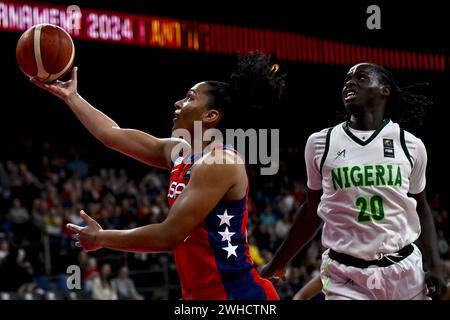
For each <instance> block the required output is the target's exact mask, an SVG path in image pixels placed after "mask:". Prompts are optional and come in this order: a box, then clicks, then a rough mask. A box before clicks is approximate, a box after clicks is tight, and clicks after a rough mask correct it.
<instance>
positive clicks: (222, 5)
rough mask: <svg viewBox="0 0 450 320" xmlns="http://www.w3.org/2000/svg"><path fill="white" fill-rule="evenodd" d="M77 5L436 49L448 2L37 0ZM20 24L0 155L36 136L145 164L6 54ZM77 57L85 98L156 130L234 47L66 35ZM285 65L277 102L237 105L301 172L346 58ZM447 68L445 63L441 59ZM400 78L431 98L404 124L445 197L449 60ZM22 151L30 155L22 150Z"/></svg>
mask: <svg viewBox="0 0 450 320" xmlns="http://www.w3.org/2000/svg"><path fill="white" fill-rule="evenodd" d="M45 2H47V3H57V4H60V5H64V4H67V5H70V4H77V5H79V6H80V7H81V8H83V7H89V8H103V9H109V10H113V11H123V12H132V13H139V14H148V15H154V16H167V17H176V18H184V19H196V20H200V21H208V22H221V23H227V24H237V25H242V26H254V27H262V28H270V29H276V30H287V31H295V32H300V33H303V34H306V35H310V36H317V37H322V38H327V39H330V40H339V41H345V42H349V43H357V44H364V45H370V46H378V47H383V48H396V49H408V50H417V51H422V52H430V53H441V54H445V55H446V56H447V63H448V62H449V60H448V57H449V56H450V46H449V42H450V39H449V38H448V31H447V30H448V29H449V26H450V23H449V22H448V21H449V19H448V15H449V14H448V11H447V10H445V9H444V4H443V3H433V2H430V1H426V2H421V3H411V2H406V1H395V6H394V5H393V4H392V3H389V4H388V3H384V2H379V1H371V2H367V1H359V2H356V1H345V2H344V1H339V3H338V2H337V1H336V3H326V2H318V1H312V2H305V1H296V0H292V1H291V2H287V1H274V2H267V3H263V2H256V1H251V2H248V1H240V2H238V1H209V2H206V1H184V2H182V3H175V2H171V1H159V0H158V1H152V2H151V3H149V2H148V1H147V2H144V1H124V0H106V1H65V0H63V1H51V0H48V1H45ZM370 4H377V5H379V6H380V8H381V27H382V29H381V30H368V29H367V28H366V19H367V17H368V14H366V8H367V6H368V5H370ZM19 37H20V34H18V33H0V40H1V41H0V43H1V45H0V71H1V75H2V77H1V78H0V92H1V99H0V112H1V116H0V146H1V149H0V150H1V151H0V159H1V160H6V159H14V160H20V158H21V157H23V156H24V155H23V154H21V151H20V150H21V148H20V146H21V145H23V144H25V143H27V144H32V148H34V150H35V155H36V157H39V156H40V153H39V152H40V150H41V149H42V142H43V141H44V140H48V141H51V142H52V143H54V144H57V145H60V146H63V147H64V146H69V145H75V146H78V147H81V148H82V149H84V150H85V153H84V154H83V156H85V157H86V158H89V159H93V161H99V162H102V163H105V162H106V163H108V162H109V163H111V165H114V164H119V165H122V166H124V167H125V168H127V169H128V168H129V169H130V171H133V170H134V171H136V172H138V173H139V172H140V170H141V171H144V170H146V167H145V166H144V165H140V164H137V163H136V162H135V161H134V160H129V159H127V158H125V157H124V156H122V155H120V154H117V153H115V152H113V151H110V150H108V149H106V148H105V147H103V146H102V145H101V144H100V143H98V142H97V141H96V140H95V139H94V138H93V137H92V136H90V134H89V133H88V132H87V131H86V130H85V129H84V128H83V127H82V125H81V124H80V123H79V122H78V120H77V119H76V118H75V116H74V115H72V114H71V112H70V111H69V110H68V109H67V108H66V107H65V105H64V104H63V102H61V101H59V100H58V99H57V98H55V97H53V96H51V95H49V94H47V93H45V92H43V91H42V90H41V89H40V88H37V87H35V86H34V85H33V84H31V83H30V82H29V81H28V79H27V77H25V76H24V75H23V74H22V73H21V71H20V70H19V68H18V67H17V64H16V61H15V46H16V43H17V40H18V38H19ZM75 46H76V62H75V63H76V65H77V66H78V67H79V72H78V75H79V86H78V90H79V92H80V93H81V95H82V96H83V97H85V98H86V99H87V100H88V101H90V102H91V103H92V104H93V105H94V106H96V107H97V108H99V109H100V110H102V111H104V112H105V113H106V114H108V115H109V116H111V117H112V118H113V119H114V120H116V122H118V124H119V125H120V126H122V127H132V128H136V129H141V130H144V131H146V132H149V133H151V134H154V135H156V136H168V135H169V134H170V128H171V125H172V117H173V116H172V115H173V104H174V102H175V101H176V100H178V99H180V98H182V97H183V96H184V94H185V92H186V91H187V89H189V88H190V87H191V86H192V85H194V84H195V83H197V82H199V81H202V80H206V79H217V80H226V78H227V76H228V74H229V73H230V72H231V71H232V70H233V68H234V65H235V62H236V57H234V56H224V55H213V54H211V55H207V54H204V53H186V52H182V51H173V50H162V49H155V48H149V47H148V48H143V47H137V46H128V45H117V44H106V43H94V42H87V41H75ZM280 65H281V70H282V71H283V72H286V73H287V80H288V94H287V98H286V101H285V103H284V104H283V106H282V107H279V108H277V109H274V110H271V114H270V117H267V115H266V116H265V117H264V118H260V117H259V116H258V115H255V114H243V115H242V117H244V119H246V121H248V123H249V126H250V127H251V126H252V125H251V124H252V123H255V126H258V125H260V124H261V123H264V124H266V123H268V127H269V128H280V139H281V144H282V148H283V150H286V149H288V148H291V149H292V148H294V149H297V153H294V158H293V159H291V161H290V163H289V168H288V169H289V172H290V173H291V174H292V175H294V176H304V174H305V173H304V165H303V163H304V160H303V148H304V145H305V142H306V139H307V137H308V136H309V135H310V134H311V133H313V132H314V131H317V130H320V129H322V128H325V127H329V126H331V125H333V124H335V123H337V120H336V112H337V111H338V110H342V109H343V105H342V102H341V99H340V90H341V86H342V82H343V78H344V75H345V73H346V72H347V70H348V68H349V67H350V66H345V67H337V66H330V65H312V64H304V63H286V62H284V61H280ZM447 69H448V65H447ZM393 73H394V76H395V77H396V81H397V83H398V84H399V85H400V86H406V85H410V84H413V83H415V82H424V81H427V82H430V84H431V86H430V88H429V89H428V90H427V92H426V93H427V94H428V95H430V97H431V98H432V99H433V100H434V102H435V104H434V106H433V107H432V109H431V110H430V111H429V113H428V114H427V117H426V119H425V123H424V126H423V127H422V128H417V127H416V128H408V129H409V130H410V131H411V132H412V133H414V134H416V135H417V136H419V137H420V138H422V139H423V141H424V142H425V145H426V146H427V150H428V156H429V164H428V191H430V192H434V191H440V192H441V193H442V196H443V197H442V198H443V200H445V201H446V204H447V207H448V200H447V199H448V198H449V195H450V194H449V189H450V188H449V187H448V181H449V178H450V173H449V161H448V160H447V157H446V156H445V155H444V154H445V153H446V151H447V150H448V148H449V142H448V138H449V134H448V130H447V127H448V116H449V111H448V108H449V102H450V101H449V97H448V94H447V92H448V88H450V86H449V85H450V81H449V74H448V70H447V71H445V72H443V73H437V72H417V71H414V72H412V71H402V70H393ZM27 156H29V155H27Z"/></svg>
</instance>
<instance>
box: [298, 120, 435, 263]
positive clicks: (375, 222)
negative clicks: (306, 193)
mask: <svg viewBox="0 0 450 320" xmlns="http://www.w3.org/2000/svg"><path fill="white" fill-rule="evenodd" d="M351 130H352V129H351V128H349V126H348V124H347V122H344V123H341V124H339V125H337V126H335V127H334V128H330V129H324V130H322V131H320V132H317V133H314V134H312V135H311V136H310V137H309V139H308V142H307V144H306V148H305V159H306V168H307V174H308V187H309V188H310V189H312V190H320V189H323V195H322V198H321V202H320V204H319V207H318V215H319V216H320V217H321V218H322V219H323V221H324V226H323V231H322V243H323V245H324V246H325V247H327V248H331V249H333V250H335V251H337V252H342V253H346V254H349V255H352V256H355V257H358V258H361V259H365V260H374V259H376V258H377V257H379V253H392V252H396V251H398V250H399V249H401V248H403V247H404V246H406V245H408V244H410V243H412V242H414V241H415V240H416V239H417V238H418V236H419V234H420V223H419V217H418V214H417V212H416V201H415V200H414V199H413V198H411V197H408V195H407V193H408V192H410V193H412V194H417V193H420V192H422V191H423V190H424V189H425V169H426V163H427V154H426V150H425V146H424V144H423V143H422V141H421V140H420V139H418V138H416V137H415V136H413V135H412V134H410V133H409V132H406V131H403V130H402V129H400V127H399V125H398V124H396V123H393V122H392V121H390V120H389V119H385V120H384V121H383V123H382V125H381V126H380V128H378V129H377V130H375V131H374V132H373V133H372V134H371V135H370V136H369V137H368V138H367V139H366V140H361V139H359V138H358V137H357V136H356V135H355V134H356V133H355V134H353V133H352V131H351Z"/></svg>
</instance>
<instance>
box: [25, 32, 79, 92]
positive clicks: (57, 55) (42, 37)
mask: <svg viewBox="0 0 450 320" xmlns="http://www.w3.org/2000/svg"><path fill="white" fill-rule="evenodd" d="M74 58H75V46H74V45H73V41H72V38H71V37H70V35H69V34H68V33H67V32H66V31H64V30H63V29H61V28H60V27H58V26H55V25H52V24H38V25H35V26H33V27H31V28H30V29H28V30H27V31H25V32H24V33H23V34H22V36H21V37H20V39H19V41H18V42H17V47H16V59H17V63H18V64H19V67H20V69H21V70H22V71H23V73H25V74H26V75H27V76H28V77H30V78H31V77H37V78H39V79H40V80H41V81H44V82H47V83H48V82H53V81H55V80H57V79H59V78H61V77H62V76H64V75H65V74H66V73H67V72H69V70H70V69H71V67H72V65H73V61H74Z"/></svg>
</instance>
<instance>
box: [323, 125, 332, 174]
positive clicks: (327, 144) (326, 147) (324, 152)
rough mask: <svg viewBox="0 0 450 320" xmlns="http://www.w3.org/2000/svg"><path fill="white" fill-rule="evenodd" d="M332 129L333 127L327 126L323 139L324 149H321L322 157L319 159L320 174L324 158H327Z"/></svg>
mask: <svg viewBox="0 0 450 320" xmlns="http://www.w3.org/2000/svg"><path fill="white" fill-rule="evenodd" d="M332 130H333V127H331V128H328V131H327V139H326V140H325V150H324V151H323V155H322V159H321V160H320V174H321V175H322V168H323V165H324V163H325V160H326V158H327V154H328V150H329V149H330V137H331V131H332Z"/></svg>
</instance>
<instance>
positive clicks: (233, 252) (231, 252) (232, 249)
mask: <svg viewBox="0 0 450 320" xmlns="http://www.w3.org/2000/svg"><path fill="white" fill-rule="evenodd" d="M237 247H238V246H232V245H231V242H230V241H228V246H227V247H225V248H222V249H223V250H225V251H226V252H227V253H228V255H227V259H228V258H230V257H231V256H232V255H233V256H235V257H237V254H236V249H237Z"/></svg>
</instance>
